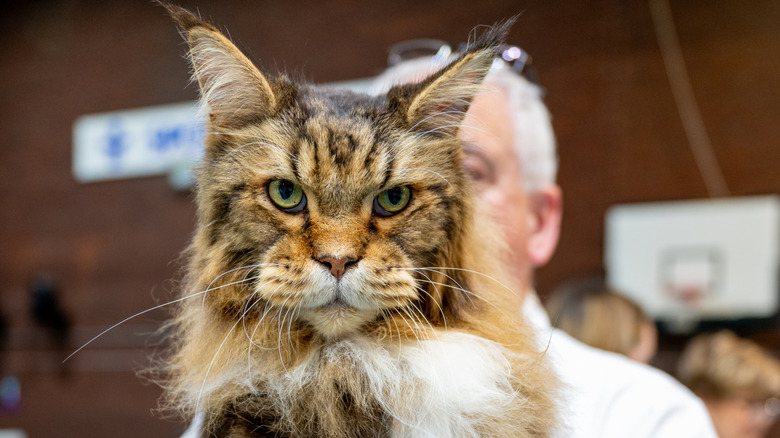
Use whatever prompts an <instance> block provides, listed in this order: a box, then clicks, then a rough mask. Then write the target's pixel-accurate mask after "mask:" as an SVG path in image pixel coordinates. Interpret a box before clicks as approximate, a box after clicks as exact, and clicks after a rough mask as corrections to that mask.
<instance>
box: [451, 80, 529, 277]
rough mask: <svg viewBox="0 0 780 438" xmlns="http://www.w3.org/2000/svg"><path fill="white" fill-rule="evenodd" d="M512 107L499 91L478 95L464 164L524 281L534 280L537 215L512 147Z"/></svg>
mask: <svg viewBox="0 0 780 438" xmlns="http://www.w3.org/2000/svg"><path fill="white" fill-rule="evenodd" d="M508 113H509V105H508V102H507V100H506V98H505V97H503V95H502V94H500V93H498V92H483V93H482V94H479V95H477V97H476V98H475V99H474V102H473V103H472V105H471V108H470V109H469V111H468V113H467V114H466V118H465V120H464V122H463V126H462V128H461V138H462V139H463V143H464V151H465V153H466V158H465V161H464V166H465V168H466V170H467V171H468V172H469V173H470V174H471V176H472V177H473V180H474V181H475V184H476V188H477V191H478V193H479V195H480V198H481V201H482V205H483V206H484V207H486V208H488V210H489V214H490V215H491V216H492V217H493V219H494V220H495V221H496V222H497V223H498V225H499V226H500V227H501V230H502V232H503V235H504V238H505V241H506V242H507V243H508V245H509V249H510V266H511V267H512V268H513V270H514V271H515V273H516V274H517V276H518V278H519V280H520V281H522V282H524V283H526V284H525V285H527V283H528V282H529V281H530V271H531V269H530V263H529V260H528V258H527V254H526V251H525V248H526V247H527V245H528V239H529V225H530V224H529V218H530V216H531V212H530V205H529V197H528V195H527V194H526V192H525V190H523V187H522V177H521V173H520V172H521V169H520V165H519V162H518V160H517V157H516V156H515V152H514V149H513V147H512V140H513V131H512V123H511V120H510V118H509V116H508Z"/></svg>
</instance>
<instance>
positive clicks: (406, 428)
mask: <svg viewBox="0 0 780 438" xmlns="http://www.w3.org/2000/svg"><path fill="white" fill-rule="evenodd" d="M244 359H247V356H244ZM248 359H249V361H248V362H247V361H246V360H245V361H241V362H240V363H239V362H236V363H233V364H232V365H231V366H228V367H222V369H221V371H220V376H219V378H216V379H212V378H208V379H206V380H204V382H206V383H204V384H203V385H202V386H197V385H196V386H193V387H190V388H189V391H187V392H188V393H189V394H188V395H189V397H190V401H191V402H194V403H195V404H199V409H201V410H203V411H204V412H205V413H206V422H207V425H208V429H210V430H211V432H212V433H216V434H217V435H220V436H222V434H225V435H229V434H230V433H234V432H238V431H239V429H240V431H241V432H239V433H246V435H247V436H250V434H251V433H252V432H253V431H254V432H256V431H264V432H266V433H271V434H276V436H317V437H365V436H393V437H434V436H451V437H485V436H517V437H526V436H544V435H545V433H544V431H545V430H546V429H547V427H548V424H547V422H546V421H545V418H547V416H546V415H540V412H542V411H543V410H544V409H545V408H546V407H545V406H539V405H538V400H539V397H537V395H538V394H536V393H535V391H539V388H537V387H536V386H535V385H534V384H533V382H538V381H539V376H537V375H534V373H538V371H534V370H538V369H539V368H540V367H539V364H538V361H539V360H541V357H540V354H539V353H531V354H526V355H524V354H521V353H518V352H517V351H513V350H511V349H509V348H506V347H504V346H502V345H500V344H497V343H495V342H493V341H489V340H486V339H484V338H482V337H478V336H474V335H471V334H467V333H463V332H456V331H448V332H442V333H439V334H438V335H436V336H435V337H434V338H432V339H428V340H418V341H414V342H412V341H409V340H406V341H399V340H397V339H396V340H393V339H387V340H386V342H377V340H376V339H370V338H369V337H367V336H365V335H359V336H354V337H349V338H345V339H341V340H338V341H330V342H327V343H322V344H320V345H316V346H314V345H312V346H310V348H309V349H308V351H307V352H306V354H305V358H303V359H302V360H301V361H300V362H299V363H297V364H295V365H294V366H287V367H281V368H278V367H274V368H275V370H274V371H270V370H269V368H268V364H269V363H274V362H276V363H278V361H279V357H278V352H275V351H255V352H252V353H251V354H250V355H249V356H248ZM225 365H227V364H225ZM518 369H520V370H524V371H523V373H522V374H523V375H522V376H520V375H518V374H517V371H516V370H518ZM513 370H514V371H513ZM529 383H531V384H530V385H529ZM226 388H230V390H229V391H226ZM226 397H232V399H231V400H230V401H227V400H224V399H225V398H226ZM532 400H536V402H532ZM213 402H216V404H217V405H218V406H219V405H221V406H223V407H224V404H223V403H225V402H227V403H226V404H227V405H228V406H231V409H229V410H228V411H227V412H225V411H224V410H220V411H219V412H209V407H210V406H214V404H213ZM238 413H242V414H241V415H244V416H246V413H252V418H241V419H239V421H237V418H236V415H239V414H238ZM529 426H530V427H529Z"/></svg>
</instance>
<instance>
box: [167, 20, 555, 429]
mask: <svg viewBox="0 0 780 438" xmlns="http://www.w3.org/2000/svg"><path fill="white" fill-rule="evenodd" d="M164 6H165V7H166V8H167V9H168V11H169V12H170V13H171V15H172V16H173V17H174V19H175V20H176V22H177V23H178V25H179V27H180V28H181V30H182V32H183V35H184V37H185V39H186V40H187V43H188V44H189V47H190V52H189V53H190V59H191V62H192V66H193V69H194V78H195V79H196V80H197V83H198V84H199V86H200V91H201V101H202V105H203V108H204V113H205V114H206V115H207V132H208V133H207V137H206V140H205V142H206V151H205V156H204V159H203V162H202V164H201V166H200V168H199V169H198V172H197V189H196V197H197V206H198V223H197V228H196V231H195V235H194V238H193V242H192V244H191V247H190V248H189V267H188V274H187V276H186V279H185V285H184V290H183V294H184V295H183V297H184V298H186V299H183V300H181V302H180V304H179V307H178V309H177V310H176V315H175V318H174V321H173V323H172V324H173V326H174V328H175V337H174V345H175V352H174V353H173V354H172V356H171V358H170V364H169V369H168V371H169V374H170V378H169V380H168V381H167V382H166V389H167V391H168V396H169V397H168V398H169V402H170V403H171V404H172V406H174V407H176V408H177V409H179V410H181V411H182V412H184V414H185V415H188V416H192V415H195V414H197V415H200V416H202V418H203V419H204V422H203V429H204V430H203V436H218V437H251V436H279V437H288V436H289V437H334V438H336V437H338V438H341V437H344V438H346V437H355V438H358V437H390V436H392V437H422V436H426V437H477V436H484V437H510V436H511V437H531V436H534V437H536V436H539V437H544V436H549V434H550V431H551V430H552V427H553V424H554V421H553V419H552V418H553V414H552V411H553V408H552V406H553V403H552V400H551V388H552V385H553V378H552V377H551V376H550V374H549V372H548V371H547V368H546V364H545V358H544V354H543V353H542V352H539V351H537V350H536V349H535V344H534V340H533V338H532V335H531V333H530V332H529V330H528V328H527V326H526V325H525V323H524V322H523V320H522V317H521V308H520V304H521V303H520V302H519V301H518V299H517V297H516V295H515V294H513V293H512V291H511V290H510V289H508V288H507V287H506V286H504V284H503V283H502V282H501V281H500V280H499V277H498V276H499V275H500V272H499V270H498V269H497V267H498V265H499V264H498V263H497V261H496V260H495V259H496V255H497V254H500V245H498V244H497V243H496V241H495V240H494V239H492V238H490V236H489V233H487V232H486V230H487V229H488V228H491V225H489V224H487V223H485V222H482V221H481V220H480V221H479V222H478V221H477V219H476V218H477V216H478V213H479V212H478V210H477V209H476V207H475V205H476V204H475V201H474V193H473V190H472V188H471V186H470V184H469V180H468V178H467V176H466V175H465V173H464V170H463V169H462V166H461V159H462V151H461V144H460V142H459V140H458V137H457V133H458V125H459V124H460V122H461V120H462V118H463V115H464V113H465V111H466V110H467V109H468V106H469V103H470V101H471V99H472V97H473V96H474V94H475V93H476V92H477V91H478V89H479V86H480V84H481V81H482V79H483V78H484V76H485V75H486V73H487V71H488V69H489V67H490V65H491V63H492V62H493V59H494V55H495V53H496V48H497V46H498V45H499V43H500V42H501V41H502V39H503V37H504V35H505V34H506V32H507V30H508V25H503V26H497V27H495V28H493V29H491V30H489V31H487V32H485V33H484V34H483V35H482V36H480V37H478V38H476V39H475V40H474V41H473V42H472V44H471V45H470V46H469V48H468V50H466V51H465V53H463V54H462V55H461V56H460V57H459V58H458V59H457V60H455V61H454V62H452V63H451V64H450V65H449V66H447V67H446V68H444V69H443V70H442V71H440V72H438V73H436V74H434V75H433V76H431V77H430V78H428V79H426V80H424V81H423V82H421V83H419V84H410V85H404V86H398V87H395V88H393V89H391V90H390V91H389V93H387V95H385V96H380V97H370V96H365V95H359V94H355V93H351V92H347V91H334V90H328V89H320V88H317V87H313V86H310V85H306V84H298V83H295V82H293V81H291V80H290V79H288V78H287V77H286V76H284V75H272V74H268V73H265V72H262V71H261V70H259V69H258V68H256V67H255V66H254V65H253V64H252V63H251V62H250V61H249V60H248V59H247V58H246V57H245V56H244V55H243V54H242V53H241V52H239V50H238V49H237V48H236V47H235V46H234V45H233V44H232V43H231V42H230V41H229V40H228V39H227V38H225V37H224V36H223V35H222V34H221V33H219V32H218V31H217V30H216V29H215V28H214V27H212V26H211V25H209V24H207V23H206V22H204V21H202V20H201V19H199V18H198V17H196V16H195V15H193V14H191V13H190V12H188V11H186V10H184V9H181V8H179V7H176V6H171V5H164Z"/></svg>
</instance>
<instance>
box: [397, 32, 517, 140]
mask: <svg viewBox="0 0 780 438" xmlns="http://www.w3.org/2000/svg"><path fill="white" fill-rule="evenodd" d="M514 21H515V18H511V19H509V20H506V21H504V22H501V23H498V24H496V25H495V26H493V27H490V28H488V30H487V31H485V32H483V33H482V34H481V35H479V36H478V37H477V38H475V39H474V41H472V42H471V43H470V44H469V45H468V46H467V48H466V51H465V52H464V53H463V54H462V55H461V56H459V57H458V58H457V59H455V60H454V61H453V62H452V63H450V64H449V65H448V66H446V67H445V68H443V69H442V70H440V71H439V72H437V73H435V74H434V75H432V76H430V77H428V78H427V79H425V80H424V81H423V82H421V83H419V84H413V85H406V86H401V87H396V88H394V89H392V90H390V92H389V93H388V101H389V102H390V105H391V106H392V107H394V108H395V109H396V111H401V112H402V117H403V119H404V121H405V122H406V123H407V124H408V125H409V127H410V129H412V130H415V131H418V132H424V133H426V134H435V135H453V136H454V135H456V134H457V131H458V128H459V126H460V123H461V122H462V121H463V117H464V116H465V114H466V111H467V110H468V108H469V106H470V105H471V101H472V100H473V98H474V96H476V94H477V93H478V92H479V90H480V87H481V85H482V81H483V80H484V78H485V76H486V75H487V73H488V71H489V70H490V67H491V65H492V64H493V59H494V58H495V56H496V53H497V50H498V47H499V46H500V45H501V44H502V43H503V42H504V39H505V38H506V36H507V34H508V33H509V29H510V28H511V26H512V24H513V23H514Z"/></svg>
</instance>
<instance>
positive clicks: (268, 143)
mask: <svg viewBox="0 0 780 438" xmlns="http://www.w3.org/2000/svg"><path fill="white" fill-rule="evenodd" d="M211 134H213V135H227V136H236V137H249V138H253V139H256V140H260V141H257V142H252V143H244V144H242V145H241V146H239V147H243V146H248V145H252V144H258V145H263V146H270V147H272V148H274V149H276V150H278V151H280V152H282V153H284V154H286V155H287V156H288V157H290V159H291V160H293V161H298V157H296V156H295V155H293V154H292V153H291V152H290V151H288V150H286V149H284V148H283V147H281V146H280V145H278V144H276V143H273V142H272V141H271V140H270V139H268V138H266V137H260V136H258V135H251V134H247V133H243V132H225V131H219V132H217V131H211ZM233 150H238V149H233ZM231 152H232V151H231Z"/></svg>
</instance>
